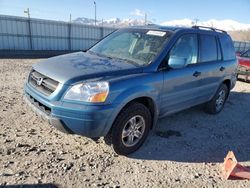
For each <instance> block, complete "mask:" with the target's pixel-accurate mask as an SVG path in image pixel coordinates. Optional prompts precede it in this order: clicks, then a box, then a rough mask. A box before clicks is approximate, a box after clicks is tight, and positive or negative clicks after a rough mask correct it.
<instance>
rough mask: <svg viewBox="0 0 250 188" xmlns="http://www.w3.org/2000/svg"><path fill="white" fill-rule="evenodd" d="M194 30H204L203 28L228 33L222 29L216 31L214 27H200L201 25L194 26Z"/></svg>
mask: <svg viewBox="0 0 250 188" xmlns="http://www.w3.org/2000/svg"><path fill="white" fill-rule="evenodd" d="M192 28H194V29H202V28H203V29H210V30H212V31H220V32H222V33H227V32H226V31H224V30H221V29H216V28H213V27H206V26H200V25H194V26H192Z"/></svg>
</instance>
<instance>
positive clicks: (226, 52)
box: [219, 35, 236, 61]
mask: <svg viewBox="0 0 250 188" xmlns="http://www.w3.org/2000/svg"><path fill="white" fill-rule="evenodd" d="M219 39H220V43H221V48H222V55H223V60H225V61H227V60H233V59H235V58H236V56H235V49H234V45H233V41H232V39H231V38H230V36H228V35H221V36H219Z"/></svg>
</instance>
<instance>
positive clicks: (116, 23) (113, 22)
mask: <svg viewBox="0 0 250 188" xmlns="http://www.w3.org/2000/svg"><path fill="white" fill-rule="evenodd" d="M73 22H74V23H82V24H87V25H95V20H94V19H90V18H84V17H82V18H77V19H75V20H73ZM147 23H152V22H150V21H148V22H147ZM96 24H97V25H99V26H108V27H126V26H134V25H144V24H145V20H144V19H130V18H126V19H120V18H111V19H108V20H97V21H96Z"/></svg>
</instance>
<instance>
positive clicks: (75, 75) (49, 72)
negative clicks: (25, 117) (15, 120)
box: [33, 52, 142, 84]
mask: <svg viewBox="0 0 250 188" xmlns="http://www.w3.org/2000/svg"><path fill="white" fill-rule="evenodd" d="M33 69H35V70H36V71H38V72H40V73H42V74H43V75H45V76H47V77H50V78H52V79H54V80H57V81H59V82H60V83H63V84H72V83H74V82H77V81H82V80H86V79H91V78H93V79H94V78H100V77H106V76H114V75H126V74H135V73H140V72H142V68H138V67H137V66H135V65H133V64H131V63H129V62H127V61H121V60H117V59H110V58H107V57H101V56H97V55H95V54H90V53H85V52H76V53H71V54H66V55H61V56H57V57H52V58H49V59H46V60H42V61H40V62H38V63H36V64H34V65H33Z"/></svg>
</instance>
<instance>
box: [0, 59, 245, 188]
mask: <svg viewBox="0 0 250 188" xmlns="http://www.w3.org/2000/svg"><path fill="white" fill-rule="evenodd" d="M37 61H39V60H37V59H32V60H31V59H27V60H26V59H0V75H1V76H0V125H1V126H0V185H21V184H38V183H39V184H43V183H44V184H45V183H51V184H55V185H56V186H58V187H87V186H91V187H250V181H249V180H223V179H222V178H221V164H222V162H223V159H224V157H225V155H226V154H227V152H228V151H229V150H233V151H234V152H235V154H236V156H237V158H238V161H239V162H240V163H241V164H242V165H244V166H250V147H249V143H250V136H249V135H250V84H249V83H244V82H237V85H236V87H235V88H234V90H233V91H232V92H231V95H230V97H229V100H228V102H227V103H226V105H225V109H224V110H223V111H222V112H221V113H220V114H218V115H215V116H213V115H208V114H206V113H204V112H203V111H202V109H201V107H195V108H191V109H188V110H185V111H182V112H180V113H177V114H174V115H172V116H169V117H166V118H164V119H162V120H160V121H159V122H158V124H157V128H156V131H154V132H151V134H150V135H149V137H148V139H147V141H146V143H145V144H144V145H143V147H142V148H141V149H140V150H139V151H137V152H135V153H134V154H132V155H130V156H128V157H124V156H118V155H116V154H115V153H114V152H113V151H112V150H111V149H110V147H108V146H106V145H105V144H104V142H103V140H102V139H101V140H99V141H98V143H95V142H94V141H92V140H90V139H87V138H84V137H79V136H76V135H66V134H63V133H61V132H59V131H57V130H55V129H54V128H52V127H51V126H50V125H48V124H47V123H44V122H43V121H42V120H40V119H39V118H38V117H37V116H36V115H34V113H33V112H32V111H31V110H30V109H28V108H26V105H25V103H24V101H23V99H22V93H23V84H24V81H25V77H26V75H27V73H28V71H29V69H30V67H31V65H32V64H33V63H35V62H37Z"/></svg>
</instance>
